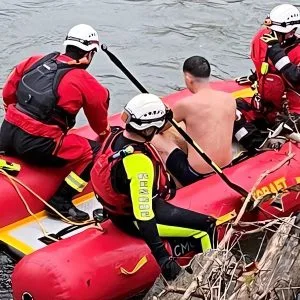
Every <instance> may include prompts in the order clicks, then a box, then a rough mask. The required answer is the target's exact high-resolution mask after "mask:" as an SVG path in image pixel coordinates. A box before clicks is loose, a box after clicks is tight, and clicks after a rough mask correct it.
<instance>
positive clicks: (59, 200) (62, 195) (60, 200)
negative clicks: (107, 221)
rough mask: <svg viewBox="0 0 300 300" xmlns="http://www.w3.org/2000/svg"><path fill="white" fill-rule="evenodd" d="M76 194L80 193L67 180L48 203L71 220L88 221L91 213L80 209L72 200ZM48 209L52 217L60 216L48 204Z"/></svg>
mask: <svg viewBox="0 0 300 300" xmlns="http://www.w3.org/2000/svg"><path fill="white" fill-rule="evenodd" d="M76 194H78V192H77V191H76V190H74V189H73V188H72V187H70V186H69V185H68V184H67V183H66V182H63V183H62V184H61V186H60V187H59V189H58V191H57V192H56V193H55V194H54V196H53V197H52V198H51V199H50V201H49V202H48V204H49V205H51V206H52V207H53V208H54V209H56V210H57V211H58V212H59V213H60V214H61V215H63V216H64V217H66V218H67V219H69V220H71V221H74V222H82V221H86V220H88V219H89V218H90V217H89V214H88V213H86V212H84V211H82V210H80V209H78V208H77V207H76V206H75V205H74V204H73V202H72V198H73V197H74V196H75V195H76ZM46 211H47V213H48V214H49V215H51V216H52V217H55V218H60V216H59V215H58V214H57V213H56V212H54V211H53V210H52V209H51V208H50V207H48V206H46Z"/></svg>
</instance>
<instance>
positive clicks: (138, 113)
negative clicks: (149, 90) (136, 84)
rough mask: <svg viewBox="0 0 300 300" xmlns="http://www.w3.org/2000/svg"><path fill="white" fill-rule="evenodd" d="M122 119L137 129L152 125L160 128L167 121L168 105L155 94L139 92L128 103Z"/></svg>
mask: <svg viewBox="0 0 300 300" xmlns="http://www.w3.org/2000/svg"><path fill="white" fill-rule="evenodd" d="M122 119H123V121H124V122H125V123H126V124H129V125H131V126H132V127H133V128H134V129H136V130H144V129H147V128H150V127H156V128H158V129H160V128H162V127H163V126H164V124H165V121H166V120H165V119H166V107H165V105H164V103H163V102H162V101H161V99H160V98H159V97H157V96H155V95H153V94H139V95H137V96H135V97H133V98H132V99H131V100H130V101H129V102H128V103H127V105H126V106H125V108H124V112H123V117H122Z"/></svg>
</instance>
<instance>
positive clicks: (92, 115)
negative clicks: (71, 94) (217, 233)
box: [83, 73, 110, 141]
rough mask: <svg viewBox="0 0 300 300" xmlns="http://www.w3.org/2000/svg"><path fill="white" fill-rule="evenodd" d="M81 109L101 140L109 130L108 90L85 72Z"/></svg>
mask: <svg viewBox="0 0 300 300" xmlns="http://www.w3.org/2000/svg"><path fill="white" fill-rule="evenodd" d="M86 75H87V76H86V77H85V78H83V80H85V82H84V86H85V87H86V88H85V89H84V91H83V92H84V101H83V111H84V113H85V115H86V117H87V119H88V122H89V124H90V126H91V128H92V129H93V130H94V131H95V132H96V133H97V134H98V135H99V138H100V141H103V140H104V139H105V138H106V136H107V135H108V134H109V132H110V127H109V124H108V107H109V92H108V90H107V89H106V88H104V87H103V86H102V85H101V84H100V83H99V82H98V81H97V80H96V79H95V78H94V77H93V76H91V75H90V74H88V73H87V74H86Z"/></svg>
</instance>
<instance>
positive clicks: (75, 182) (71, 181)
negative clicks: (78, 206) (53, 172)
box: [65, 171, 88, 193]
mask: <svg viewBox="0 0 300 300" xmlns="http://www.w3.org/2000/svg"><path fill="white" fill-rule="evenodd" d="M65 182H66V183H67V184H68V185H69V186H70V187H72V188H73V189H74V190H76V191H78V192H79V193H81V192H82V191H83V189H84V188H85V187H86V186H87V184H88V183H87V182H86V181H84V180H83V179H82V178H80V177H79V176H78V175H77V174H76V173H74V172H73V171H71V172H70V174H69V175H68V176H67V177H66V178H65Z"/></svg>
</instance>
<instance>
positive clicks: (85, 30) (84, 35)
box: [64, 24, 99, 51]
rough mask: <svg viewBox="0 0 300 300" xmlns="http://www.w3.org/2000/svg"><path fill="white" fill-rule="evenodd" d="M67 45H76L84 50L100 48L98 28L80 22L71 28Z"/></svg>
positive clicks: (66, 41)
mask: <svg viewBox="0 0 300 300" xmlns="http://www.w3.org/2000/svg"><path fill="white" fill-rule="evenodd" d="M64 45H65V46H68V45H70V46H75V47H78V48H80V49H82V50H84V51H91V50H93V49H96V50H97V51H98V50H99V38H98V34H97V32H96V30H95V29H94V28H93V27H91V26H89V25H86V24H79V25H76V26H74V27H72V28H71V29H70V31H69V32H68V35H67V37H66V40H65V41H64Z"/></svg>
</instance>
